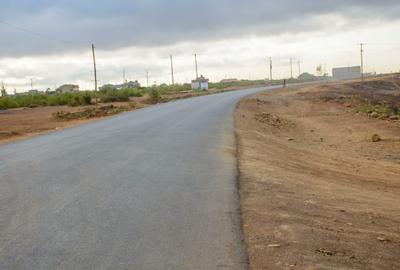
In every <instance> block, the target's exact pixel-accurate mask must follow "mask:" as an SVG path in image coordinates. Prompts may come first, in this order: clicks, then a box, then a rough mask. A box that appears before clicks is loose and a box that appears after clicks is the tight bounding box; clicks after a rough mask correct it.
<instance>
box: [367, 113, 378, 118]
mask: <svg viewBox="0 0 400 270" xmlns="http://www.w3.org/2000/svg"><path fill="white" fill-rule="evenodd" d="M369 116H371V117H372V118H378V116H379V114H378V113H377V112H372V113H371V114H370V115H369Z"/></svg>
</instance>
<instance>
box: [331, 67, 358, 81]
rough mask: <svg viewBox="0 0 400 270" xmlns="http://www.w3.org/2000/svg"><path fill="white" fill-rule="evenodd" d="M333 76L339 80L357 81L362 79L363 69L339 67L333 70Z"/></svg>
mask: <svg viewBox="0 0 400 270" xmlns="http://www.w3.org/2000/svg"><path fill="white" fill-rule="evenodd" d="M332 76H333V78H334V79H337V80H345V79H357V78H360V77H361V67H360V66H355V67H339V68H334V69H332Z"/></svg>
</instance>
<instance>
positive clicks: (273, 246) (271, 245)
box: [267, 244, 281, 248]
mask: <svg viewBox="0 0 400 270" xmlns="http://www.w3.org/2000/svg"><path fill="white" fill-rule="evenodd" d="M267 247H268V248H280V247H281V245H279V244H270V245H268V246H267Z"/></svg>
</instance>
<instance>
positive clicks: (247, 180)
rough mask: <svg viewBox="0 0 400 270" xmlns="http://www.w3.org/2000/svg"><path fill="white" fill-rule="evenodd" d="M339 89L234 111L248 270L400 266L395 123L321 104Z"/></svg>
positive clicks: (279, 96)
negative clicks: (376, 135) (248, 259)
mask: <svg viewBox="0 0 400 270" xmlns="http://www.w3.org/2000/svg"><path fill="white" fill-rule="evenodd" d="M335 87H336V88H335ZM342 87H343V86H340V85H335V86H329V87H323V88H320V87H310V88H308V89H301V90H290V89H286V90H280V91H273V92H269V93H262V94H258V95H256V96H253V97H251V98H248V99H245V100H243V101H242V102H241V104H240V105H239V108H238V110H237V112H236V126H237V132H238V138H239V163H240V173H241V177H240V178H241V199H242V211H243V228H244V234H245V240H246V243H247V247H248V254H249V257H250V265H251V269H274V270H276V269H363V270H365V269H400V123H399V122H398V121H397V122H396V121H389V120H378V119H375V118H371V117H368V116H367V115H366V114H363V113H359V114H356V113H355V108H354V107H353V105H351V104H344V103H342V102H332V101H331V100H330V99H329V101H328V100H327V99H325V98H323V97H324V96H325V94H326V93H328V92H329V94H330V95H331V94H332V93H333V92H332V91H331V90H332V89H339V90H340V89H343V88H342ZM399 92H400V91H399ZM341 95H343V93H341ZM344 95H345V94H344ZM341 99H342V98H341ZM374 134H379V136H380V137H381V138H382V141H380V142H376V143H374V142H372V139H371V138H372V136H373V135H374Z"/></svg>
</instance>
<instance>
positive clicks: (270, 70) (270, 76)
mask: <svg viewBox="0 0 400 270" xmlns="http://www.w3.org/2000/svg"><path fill="white" fill-rule="evenodd" d="M269 80H270V81H272V57H270V58H269Z"/></svg>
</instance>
